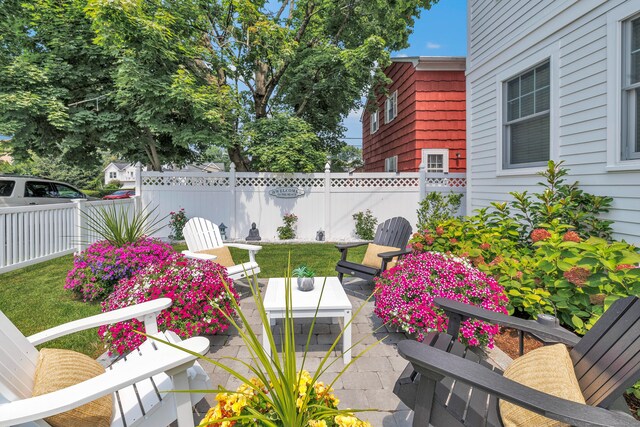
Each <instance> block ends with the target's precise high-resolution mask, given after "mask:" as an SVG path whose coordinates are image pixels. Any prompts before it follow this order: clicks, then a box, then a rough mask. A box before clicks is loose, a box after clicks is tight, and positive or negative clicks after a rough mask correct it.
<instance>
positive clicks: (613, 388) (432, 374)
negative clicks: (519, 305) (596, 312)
mask: <svg viewBox="0 0 640 427" xmlns="http://www.w3.org/2000/svg"><path fill="white" fill-rule="evenodd" d="M435 303H436V304H437V305H439V306H440V307H442V308H443V309H444V311H445V313H446V314H447V315H448V316H449V319H450V320H449V328H448V330H447V333H446V334H438V333H430V334H429V335H427V337H426V339H425V341H424V343H418V342H417V341H410V340H407V341H402V342H400V343H398V352H399V353H400V355H401V356H402V357H404V358H405V359H407V360H408V361H409V362H410V363H409V365H407V369H405V371H404V372H403V373H402V374H401V375H400V378H399V379H398V381H396V385H395V388H394V393H395V394H396V395H397V396H398V397H400V399H401V400H402V401H403V402H404V403H405V404H406V405H407V406H409V407H410V408H412V409H413V410H414V411H415V414H414V421H413V426H414V427H427V426H428V425H429V424H431V425H433V426H436V427H438V426H447V427H449V426H502V421H501V420H500V415H499V410H498V399H505V400H508V401H510V402H512V403H514V404H517V405H519V406H522V407H524V408H526V409H529V410H531V411H534V412H537V413H539V414H542V415H544V416H545V417H548V418H553V419H556V420H559V421H562V422H565V423H568V424H571V425H576V426H607V427H610V426H635V427H638V426H640V422H638V421H636V420H635V419H634V418H633V417H631V415H629V414H626V413H622V412H619V411H615V410H610V409H606V408H609V407H610V406H611V405H612V404H613V403H614V401H616V400H617V399H618V398H620V397H621V396H622V394H623V393H624V391H625V389H626V388H628V387H629V386H631V385H632V384H634V383H635V382H636V381H637V380H638V379H640V300H638V298H637V297H628V298H625V299H621V300H618V301H616V302H615V303H614V304H612V305H611V307H610V308H609V309H608V310H607V311H606V312H605V313H604V315H603V316H602V317H601V318H600V319H599V320H598V322H597V323H596V324H595V325H594V326H593V328H591V330H590V331H589V332H587V334H586V335H585V336H584V337H582V338H580V337H577V336H576V335H574V334H572V333H570V332H569V331H566V330H564V329H562V328H560V327H548V326H544V325H541V324H540V323H538V322H535V321H532V320H523V319H518V318H515V317H510V316H506V315H503V314H499V313H494V312H490V311H487V310H484V309H481V308H479V307H475V306H470V305H468V304H463V303H459V302H455V301H451V300H447V299H443V298H436V299H435ZM467 318H476V319H480V320H485V321H488V322H491V323H494V324H499V325H504V326H508V327H511V328H515V329H518V330H521V331H524V332H527V333H531V334H534V335H536V336H537V337H538V338H540V339H541V340H542V341H543V342H545V343H563V344H566V345H568V346H570V347H573V349H572V350H571V351H570V356H571V360H572V361H573V366H574V370H575V373H576V377H577V379H578V382H579V384H580V388H581V389H582V393H583V395H584V398H585V400H586V402H587V405H582V404H579V403H575V402H570V401H568V400H564V399H560V398H557V397H554V396H551V395H549V394H546V393H542V392H539V391H537V390H534V389H532V388H529V387H526V386H523V385H521V384H518V383H516V382H514V381H511V380H509V379H507V378H504V377H503V376H502V371H500V370H499V369H497V368H495V367H492V366H491V365H490V364H489V363H487V362H485V361H483V360H480V358H479V357H478V356H477V355H476V353H474V352H472V351H471V350H468V349H466V348H465V347H464V346H463V345H462V344H460V343H459V342H458V341H457V340H454V339H453V338H452V337H457V336H458V330H459V327H460V322H461V321H464V320H465V319H467ZM452 355H455V357H452Z"/></svg>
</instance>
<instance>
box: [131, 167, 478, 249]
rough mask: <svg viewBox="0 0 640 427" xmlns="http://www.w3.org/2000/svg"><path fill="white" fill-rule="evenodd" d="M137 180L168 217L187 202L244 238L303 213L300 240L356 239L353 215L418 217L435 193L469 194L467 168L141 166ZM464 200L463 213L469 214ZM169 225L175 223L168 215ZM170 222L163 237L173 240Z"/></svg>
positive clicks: (190, 210) (266, 235)
mask: <svg viewBox="0 0 640 427" xmlns="http://www.w3.org/2000/svg"><path fill="white" fill-rule="evenodd" d="M137 176H138V177H140V178H139V179H138V180H137V183H136V194H140V195H141V198H142V205H143V206H148V207H150V208H154V207H157V212H158V214H159V215H160V216H164V215H168V214H169V213H170V212H175V211H177V210H179V209H180V208H184V209H185V212H186V214H187V216H188V217H194V216H200V217H203V218H207V219H209V220H211V221H213V222H214V223H216V224H221V223H224V225H225V226H227V227H228V229H227V233H226V234H227V236H228V238H230V239H244V238H245V237H246V236H247V235H248V233H249V229H250V228H251V224H252V223H254V222H255V223H256V225H257V227H258V229H259V230H260V235H261V237H262V239H263V240H266V241H273V240H277V235H278V233H277V227H279V226H281V225H282V216H283V215H284V214H286V213H293V214H295V215H297V217H298V223H297V238H298V239H302V240H313V239H315V237H316V233H317V232H318V231H323V232H324V233H325V240H328V241H340V240H348V239H353V238H354V237H355V235H354V225H355V222H354V220H353V217H352V216H353V214H354V213H356V212H360V211H365V210H366V209H370V210H371V211H372V213H373V215H374V216H375V217H376V218H377V219H378V222H382V221H384V220H385V219H387V218H391V217H394V216H402V217H405V218H407V219H408V220H409V222H410V223H411V224H415V223H416V222H417V214H416V210H417V208H418V202H419V201H420V200H421V198H423V197H424V195H425V194H426V193H427V192H430V191H439V192H445V193H448V192H455V193H464V192H465V189H466V178H465V174H426V173H425V172H424V171H421V172H404V173H353V174H348V173H330V172H329V170H328V169H327V170H326V171H325V173H312V174H300V173H294V174H281V173H256V172H237V173H236V172H235V170H234V168H233V166H232V169H231V171H230V172H215V173H185V172H141V171H138V174H137ZM464 205H465V203H464V202H463V203H462V207H461V209H462V211H461V212H460V213H461V214H464V210H463V209H464ZM167 223H168V221H167ZM169 234H170V230H169V228H168V227H165V228H164V229H162V230H160V231H159V232H158V233H157V235H158V236H159V237H163V238H166V237H167V236H168V235H169Z"/></svg>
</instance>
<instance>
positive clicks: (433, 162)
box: [422, 148, 449, 173]
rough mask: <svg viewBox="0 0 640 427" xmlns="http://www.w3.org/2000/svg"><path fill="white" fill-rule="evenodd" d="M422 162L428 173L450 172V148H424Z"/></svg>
mask: <svg viewBox="0 0 640 427" xmlns="http://www.w3.org/2000/svg"><path fill="white" fill-rule="evenodd" d="M422 162H423V163H424V166H425V171H426V172H427V173H449V150H448V149H446V148H443V149H424V150H422Z"/></svg>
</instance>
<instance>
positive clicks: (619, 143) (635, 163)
mask: <svg viewBox="0 0 640 427" xmlns="http://www.w3.org/2000/svg"><path fill="white" fill-rule="evenodd" d="M632 3H633V2H627V3H624V4H621V5H620V6H618V7H616V8H614V9H612V10H610V11H609V12H608V13H607V166H606V170H607V172H624V171H637V170H640V159H634V158H628V157H627V156H624V155H623V154H624V150H625V141H624V139H623V135H624V132H625V131H624V126H625V125H627V124H628V122H627V121H625V118H624V117H623V114H624V112H623V93H624V92H625V91H624V89H623V88H624V82H623V66H624V65H625V61H624V60H623V53H624V52H623V49H624V46H625V40H624V36H625V34H624V29H625V24H626V23H628V22H630V21H631V20H633V19H634V18H636V17H640V10H638V6H637V4H636V3H633V4H632Z"/></svg>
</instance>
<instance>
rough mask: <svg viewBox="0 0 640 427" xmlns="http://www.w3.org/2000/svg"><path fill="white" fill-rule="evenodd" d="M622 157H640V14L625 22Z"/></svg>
mask: <svg viewBox="0 0 640 427" xmlns="http://www.w3.org/2000/svg"><path fill="white" fill-rule="evenodd" d="M623 34H624V37H623V43H622V44H623V47H622V49H623V55H622V58H623V62H622V69H623V76H622V91H623V94H622V133H623V135H622V159H623V160H630V159H640V16H636V17H635V18H632V19H630V20H628V21H626V22H624V24H623Z"/></svg>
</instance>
